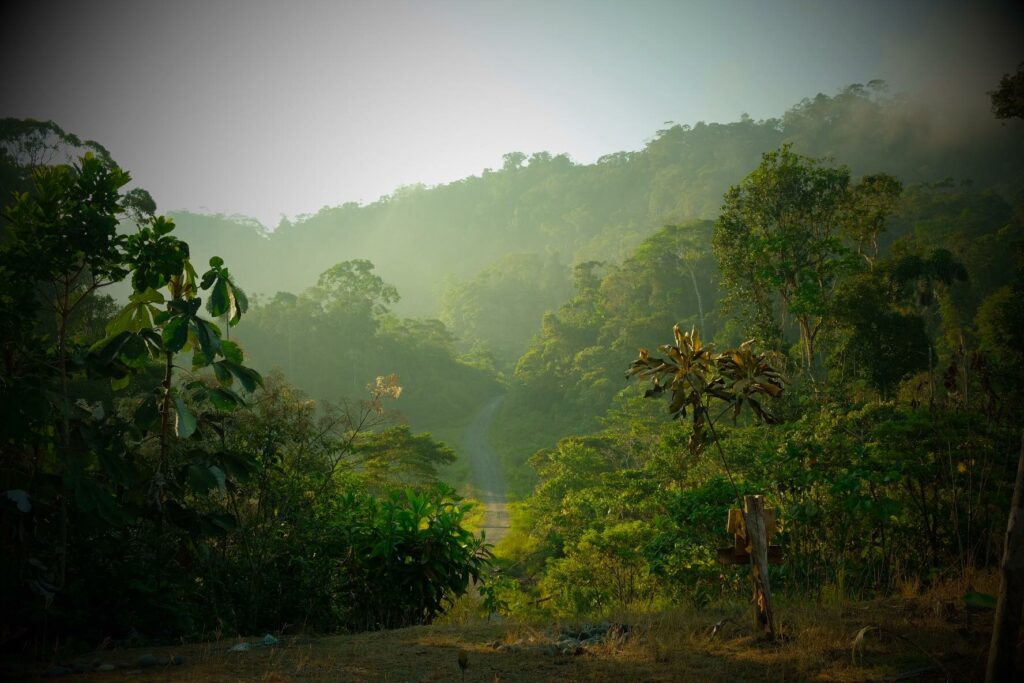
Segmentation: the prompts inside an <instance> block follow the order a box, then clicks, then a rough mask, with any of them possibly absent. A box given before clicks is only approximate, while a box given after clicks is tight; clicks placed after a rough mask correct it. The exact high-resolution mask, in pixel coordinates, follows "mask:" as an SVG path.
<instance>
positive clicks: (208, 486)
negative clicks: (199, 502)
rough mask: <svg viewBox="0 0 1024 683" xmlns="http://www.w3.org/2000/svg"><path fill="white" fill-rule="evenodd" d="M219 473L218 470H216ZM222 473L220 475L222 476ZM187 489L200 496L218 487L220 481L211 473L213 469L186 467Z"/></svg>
mask: <svg viewBox="0 0 1024 683" xmlns="http://www.w3.org/2000/svg"><path fill="white" fill-rule="evenodd" d="M218 471H219V470H218ZM223 474H224V473H223V472H221V475H222V476H223ZM188 487H189V488H190V489H192V490H193V491H194V492H196V493H198V494H200V495H202V494H204V493H209V492H210V491H212V490H213V489H216V488H219V487H220V481H219V480H218V479H217V476H216V475H215V474H214V473H213V468H210V467H207V466H206V465H189V466H188Z"/></svg>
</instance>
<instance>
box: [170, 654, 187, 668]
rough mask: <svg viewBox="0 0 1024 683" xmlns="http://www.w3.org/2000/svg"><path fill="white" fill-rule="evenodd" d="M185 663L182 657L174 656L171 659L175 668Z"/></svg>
mask: <svg viewBox="0 0 1024 683" xmlns="http://www.w3.org/2000/svg"><path fill="white" fill-rule="evenodd" d="M184 663H185V658H184V657H182V656H181V655H174V656H173V657H171V664H172V665H174V666H181V665H182V664H184Z"/></svg>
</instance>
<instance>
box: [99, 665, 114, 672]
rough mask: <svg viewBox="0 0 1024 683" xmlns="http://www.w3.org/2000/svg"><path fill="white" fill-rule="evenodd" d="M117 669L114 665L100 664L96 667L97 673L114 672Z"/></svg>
mask: <svg viewBox="0 0 1024 683" xmlns="http://www.w3.org/2000/svg"><path fill="white" fill-rule="evenodd" d="M116 669H117V667H116V666H114V665H113V664H100V665H99V666H97V667H96V670H97V671H114V670H116Z"/></svg>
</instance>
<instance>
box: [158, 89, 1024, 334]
mask: <svg viewBox="0 0 1024 683" xmlns="http://www.w3.org/2000/svg"><path fill="white" fill-rule="evenodd" d="M1018 128H1019V122H1018V121H1011V122H1008V123H999V122H995V121H993V120H992V119H991V118H990V117H989V118H985V119H981V120H976V121H975V120H964V121H962V122H960V123H959V124H956V125H953V124H951V123H950V122H949V121H948V120H947V119H943V118H942V117H941V116H940V115H939V114H938V113H937V111H935V110H933V109H931V108H929V107H928V106H927V105H926V104H924V103H921V102H915V101H912V100H909V99H907V98H903V97H900V96H890V95H888V94H887V93H886V92H885V88H884V85H883V84H879V83H876V82H872V83H871V84H869V85H868V86H859V85H854V86H849V87H847V88H845V89H843V90H842V91H841V92H840V93H838V94H837V95H835V96H831V97H830V96H826V95H822V94H819V95H817V96H816V97H814V98H813V99H807V100H804V101H802V102H800V103H798V104H796V105H795V106H793V107H792V108H790V109H789V110H788V111H786V112H785V113H784V114H782V115H781V117H779V118H772V119H767V120H762V121H754V120H752V119H750V118H749V117H746V116H744V117H742V118H741V119H740V120H739V121H734V122H731V123H704V122H698V123H696V124H694V125H692V126H690V125H681V124H671V125H669V126H668V127H666V128H664V129H662V130H659V131H657V132H656V133H654V135H653V137H652V138H651V139H650V141H649V142H648V143H647V144H646V146H645V147H644V148H643V149H641V150H638V151H633V152H616V153H611V154H608V155H606V156H604V157H601V158H600V159H598V160H597V161H596V162H595V163H593V164H576V163H573V162H572V160H571V159H569V158H568V157H567V156H565V155H553V154H551V153H549V152H537V153H534V154H531V155H526V154H523V153H519V152H512V153H509V154H507V155H506V156H505V159H504V166H503V168H501V169H495V170H491V169H485V170H484V171H483V172H482V173H481V174H480V175H478V176H470V177H468V178H464V179H462V180H459V181H455V182H452V183H448V184H445V185H439V186H435V187H425V186H408V187H403V188H399V189H397V190H396V191H395V192H393V193H392V194H391V195H389V196H386V197H382V198H381V199H380V200H378V201H376V202H373V203H370V204H367V205H362V206H360V205H357V204H354V203H348V204H343V205H340V206H335V207H325V208H324V209H322V210H320V211H319V212H317V213H316V214H313V215H310V216H303V217H300V218H298V219H296V220H295V221H294V222H290V221H287V220H282V222H281V224H280V225H279V226H278V227H277V228H276V229H275V230H273V231H270V230H266V229H265V228H263V227H262V226H260V225H259V224H258V223H257V222H255V221H253V220H247V219H244V218H238V217H226V216H220V215H203V214H196V213H190V212H181V213H175V214H173V215H174V218H175V221H176V223H177V224H178V232H179V234H180V235H181V236H182V238H183V239H186V240H187V241H189V242H190V243H191V244H192V246H193V250H194V252H195V254H196V256H197V257H199V258H200V259H203V258H205V257H206V256H208V255H212V254H214V253H216V254H220V255H222V256H224V258H225V259H226V260H227V262H228V263H230V264H232V268H233V271H234V272H235V274H236V277H237V278H238V281H239V282H240V283H243V284H244V286H245V287H246V288H247V289H248V290H249V291H250V292H252V293H257V294H263V295H268V296H273V295H274V294H275V293H276V292H278V291H289V292H299V291H302V290H303V289H305V288H306V287H309V286H311V285H312V284H313V283H314V282H315V280H316V278H317V276H318V275H319V274H320V273H321V272H322V271H323V270H325V269H327V268H328V267H330V266H331V265H333V264H335V263H337V262H339V261H343V260H348V259H355V258H365V259H369V260H370V261H372V262H373V263H374V264H375V265H376V270H377V273H378V274H379V275H380V276H381V277H383V279H384V280H385V281H387V282H389V283H392V284H394V285H395V286H396V287H397V288H398V291H399V293H400V295H401V297H402V300H401V301H400V302H399V303H398V304H397V305H396V306H395V311H396V312H398V313H401V314H405V315H420V316H437V315H438V314H439V312H440V309H439V306H440V301H441V298H442V296H443V293H444V291H445V288H446V283H447V282H450V281H451V280H452V279H455V280H460V281H465V280H467V279H468V278H470V277H472V276H473V275H474V274H476V273H477V272H478V271H480V270H481V269H482V268H484V267H486V266H487V265H489V264H491V263H493V262H494V261H496V260H498V259H500V258H501V257H503V256H505V255H508V254H516V253H536V254H540V255H544V256H546V257H548V258H555V259H557V260H559V261H561V262H563V263H565V264H567V265H568V264H573V263H580V262H583V261H588V260H616V261H617V260H621V258H623V257H624V256H625V255H626V254H628V253H629V251H630V250H631V249H632V248H633V247H634V246H636V245H637V244H638V243H639V242H640V241H641V240H642V239H643V238H645V237H647V236H649V235H651V234H653V233H654V232H655V231H656V230H657V229H659V228H660V227H661V226H662V225H665V224H668V223H678V222H682V221H685V220H688V219H700V218H714V217H715V216H716V215H717V213H718V211H719V208H720V206H721V198H722V194H723V193H724V192H725V190H726V189H727V188H728V187H729V186H730V185H731V184H734V183H736V182H737V181H738V180H739V179H740V178H742V177H743V176H744V175H745V174H746V173H748V172H749V171H750V170H751V169H752V168H754V167H755V166H756V165H757V163H758V161H759V160H760V155H761V154H762V153H764V152H765V151H768V150H770V149H773V148H775V147H778V146H779V145H780V144H783V143H791V144H792V145H793V148H794V150H795V151H797V152H799V153H801V154H805V155H809V156H818V157H821V156H825V157H832V158H834V160H835V161H836V162H837V163H841V164H846V165H848V166H849V167H850V169H851V171H852V172H853V174H854V175H855V176H857V175H861V174H865V173H871V172H877V171H885V172H888V173H891V174H893V175H895V176H897V177H898V178H900V180H902V181H903V182H904V183H910V184H912V183H921V182H935V181H941V180H943V179H946V178H954V179H956V180H957V181H963V180H970V181H972V182H974V183H975V184H976V185H979V186H982V187H992V188H994V189H996V190H1007V189H1008V188H1012V187H1019V182H1018V181H1019V180H1020V179H1021V178H1022V177H1024V173H1022V166H1024V165H1022V163H1021V159H1022V158H1024V157H1022V152H1024V149H1022V147H1024V145H1022V137H1021V136H1020V135H1019V134H1017V133H1018ZM343 191H344V190H343V188H339V194H341V193H343Z"/></svg>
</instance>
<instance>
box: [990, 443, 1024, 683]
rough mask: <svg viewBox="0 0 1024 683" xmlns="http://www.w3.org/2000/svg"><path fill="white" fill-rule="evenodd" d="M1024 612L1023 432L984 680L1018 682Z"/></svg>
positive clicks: (991, 682)
mask: <svg viewBox="0 0 1024 683" xmlns="http://www.w3.org/2000/svg"><path fill="white" fill-rule="evenodd" d="M1022 609H1024V432H1022V433H1021V438H1020V457H1019V458H1018V460H1017V482H1016V483H1015V484H1014V487H1013V502H1012V503H1011V504H1010V519H1009V521H1008V522H1007V524H1006V547H1005V548H1004V549H1003V561H1002V563H1000V565H999V600H998V602H996V619H995V623H994V624H993V625H992V644H991V645H990V646H989V650H988V667H987V668H986V670H985V681H986V682H987V683H997V682H998V681H1012V680H1018V678H1015V674H1016V675H1017V676H1018V677H1020V674H1019V672H1015V671H1014V665H1015V664H1016V660H1017V634H1018V633H1019V632H1020V620H1021V610H1022Z"/></svg>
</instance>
